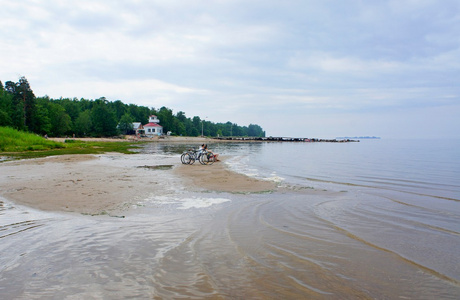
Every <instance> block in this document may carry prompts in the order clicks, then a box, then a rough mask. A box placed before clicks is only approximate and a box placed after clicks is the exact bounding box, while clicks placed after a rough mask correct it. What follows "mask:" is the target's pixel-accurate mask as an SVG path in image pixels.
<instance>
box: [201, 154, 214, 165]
mask: <svg viewBox="0 0 460 300" xmlns="http://www.w3.org/2000/svg"><path fill="white" fill-rule="evenodd" d="M214 161H215V157H214V155H213V154H212V153H209V152H208V153H203V154H202V155H201V156H200V163H201V164H203V165H212V164H213V163H214Z"/></svg>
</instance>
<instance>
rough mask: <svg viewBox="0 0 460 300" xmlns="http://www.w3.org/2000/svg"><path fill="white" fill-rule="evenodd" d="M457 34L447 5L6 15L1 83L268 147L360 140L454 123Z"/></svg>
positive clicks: (354, 1) (115, 5) (27, 6)
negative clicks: (142, 108) (319, 137)
mask: <svg viewBox="0 0 460 300" xmlns="http://www.w3.org/2000/svg"><path fill="white" fill-rule="evenodd" d="M459 23H460V3H459V2H458V1H456V0H445V1H443V2H442V4H441V3H439V1H429V0H423V1H396V0H388V1H383V0H382V1H372V2H363V1H358V0H346V1H339V2H337V1H320V2H319V1H300V0H290V1H272V0H268V1H250V2H248V1H237V0H220V1H211V2H210V1H199V0H197V1H147V0H136V1H108V0H92V1H89V0H83V1H79V2H77V3H73V4H72V3H68V2H63V1H58V0H50V1H33V0H24V1H20V2H14V1H13V2H12V1H10V2H5V3H3V4H2V9H1V10H0V34H1V36H2V40H1V41H0V56H1V57H2V60H1V61H0V80H2V81H3V82H4V81H8V80H17V78H18V77H19V76H26V77H27V79H28V80H29V82H30V83H31V85H32V88H33V89H34V92H35V94H36V95H38V96H42V95H45V94H48V95H50V96H52V97H60V96H63V97H77V98H81V97H85V98H98V97H101V96H105V97H107V98H108V99H109V100H116V99H120V100H122V101H123V102H125V103H136V104H139V105H146V106H149V107H150V106H153V107H157V108H158V107H161V106H168V107H170V108H172V109H173V110H175V111H176V112H177V111H179V110H182V111H185V112H186V114H187V115H188V116H193V115H198V116H204V115H207V116H209V119H210V120H213V121H216V122H220V121H222V122H226V121H228V120H230V121H234V122H238V123H241V125H247V124H249V123H258V124H259V125H261V126H262V127H263V128H266V129H267V133H268V134H271V133H270V131H272V132H276V134H277V135H282V134H283V133H282V130H285V131H287V132H294V128H302V127H310V126H313V124H312V123H311V122H316V123H317V124H321V126H318V127H320V128H321V131H318V134H320V133H323V134H330V133H331V132H334V131H343V130H345V128H348V129H349V130H355V129H353V128H356V131H359V128H361V129H362V130H363V131H364V130H367V128H369V127H370V126H367V125H365V123H366V122H368V121H369V120H370V119H372V118H375V119H379V120H383V119H380V118H381V116H382V115H384V114H386V118H387V119H388V120H390V119H392V114H393V115H394V116H395V117H394V118H395V119H398V120H401V118H402V117H401V115H403V114H404V113H405V114H407V115H408V116H409V115H411V114H415V111H417V112H420V111H424V112H426V111H428V110H432V111H433V112H434V113H435V114H443V113H446V110H445V109H444V108H445V107H450V108H451V109H452V110H453V111H456V110H458V106H455V104H456V103H458V102H459V101H460V87H459V86H458V78H459V71H460V65H459V64H460V62H459V60H458V57H459V56H460V39H459V38H458V37H459V36H460V26H459ZM370 116H372V117H370ZM396 116H398V117H396ZM432 117H433V118H435V119H442V116H441V115H436V116H432ZM414 118H415V117H414ZM350 119H352V120H356V121H350ZM273 120H276V122H275V121H273ZM312 120H314V121H312ZM359 120H362V121H359ZM448 120H450V121H452V122H454V120H453V119H452V118H448ZM398 122H399V121H398ZM281 123H282V124H285V125H283V126H280V125H279V124H281ZM415 123H417V122H415ZM274 124H278V125H274ZM328 124H329V125H328ZM347 124H348V125H350V124H354V125H353V126H354V127H351V125H350V126H348V125H347ZM375 124H378V126H381V127H382V131H384V130H385V128H387V129H388V131H390V130H394V128H392V127H391V126H386V125H385V124H384V121H379V122H375ZM417 124H420V126H421V127H420V129H419V131H420V135H422V134H423V133H424V132H426V131H427V130H426V128H423V123H417ZM440 124H444V125H443V126H447V125H446V124H445V122H440ZM307 125H308V126H307ZM457 125H460V124H458V122H457ZM378 126H377V125H376V126H375V128H374V130H375V131H379V127H378ZM439 131H442V130H441V129H439ZM408 132H409V131H408ZM410 132H411V133H410V134H411V135H413V131H410ZM299 134H300V133H299ZM354 134H356V135H361V134H360V133H359V132H355V133H354ZM338 135H339V134H338ZM340 135H351V133H350V134H347V133H345V132H343V133H341V134H340ZM369 135H373V134H372V133H369Z"/></svg>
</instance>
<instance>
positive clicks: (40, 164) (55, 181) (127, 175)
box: [0, 153, 276, 215]
mask: <svg viewBox="0 0 460 300" xmlns="http://www.w3.org/2000/svg"><path fill="white" fill-rule="evenodd" d="M123 156H124V154H118V153H106V154H102V155H92V154H88V155H85V154H76V155H58V156H48V157H44V158H34V159H27V160H19V161H8V162H3V163H1V164H0V196H1V197H4V198H5V199H8V200H10V201H12V202H14V203H17V204H20V205H25V206H29V207H32V208H35V209H40V210H44V211H58V212H73V213H81V214H89V215H97V214H110V215H111V214H117V213H119V212H120V211H125V210H127V209H129V208H130V207H131V206H132V205H135V204H136V203H138V202H142V201H143V200H145V199H147V198H148V197H150V196H151V195H158V194H161V193H164V194H167V189H168V188H171V187H170V186H168V184H171V183H168V182H167V181H168V178H169V181H174V184H180V185H182V186H183V187H184V188H185V189H186V190H196V189H198V190H201V191H207V190H208V191H215V192H229V193H263V192H269V191H273V190H275V189H276V184H275V183H274V182H269V181H263V180H258V179H255V178H251V177H248V176H245V175H243V174H239V173H236V172H232V171H230V170H229V169H228V168H227V167H226V166H225V163H223V162H216V163H214V164H213V165H211V166H207V165H199V164H195V165H182V164H181V163H180V161H179V159H178V158H177V160H176V158H174V160H173V159H171V161H173V163H174V164H173V165H171V166H172V167H170V168H165V169H161V170H158V171H152V169H155V167H158V166H160V167H161V165H147V166H146V165H144V166H142V165H133V164H135V163H137V161H134V162H130V161H128V162H130V163H131V165H123ZM157 162H158V161H156V162H152V161H150V162H149V163H151V164H152V163H157ZM142 163H144V161H143V162H142ZM163 172H166V173H163ZM162 174H163V175H164V176H161V175H162Z"/></svg>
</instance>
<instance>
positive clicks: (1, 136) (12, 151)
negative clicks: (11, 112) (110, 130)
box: [0, 127, 135, 158]
mask: <svg viewBox="0 0 460 300" xmlns="http://www.w3.org/2000/svg"><path fill="white" fill-rule="evenodd" d="M133 148H135V146H133V145H132V143H126V142H124V143H120V142H85V141H79V140H66V141H65V142H64V143H61V142H56V141H51V140H48V139H45V138H43V137H40V136H38V135H36V134H31V133H27V132H22V131H18V130H15V129H12V128H9V127H0V155H1V156H8V157H13V158H34V157H43V156H50V155H62V154H98V153H104V152H120V153H127V154H128V153H132V152H131V151H130V149H133Z"/></svg>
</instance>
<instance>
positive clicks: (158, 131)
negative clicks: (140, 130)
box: [144, 115, 163, 137]
mask: <svg viewBox="0 0 460 300" xmlns="http://www.w3.org/2000/svg"><path fill="white" fill-rule="evenodd" d="M158 123H160V120H159V119H158V117H157V116H155V115H151V116H150V117H149V123H147V124H145V125H144V133H145V135H146V136H150V137H152V136H155V135H163V126H161V125H160V124H158Z"/></svg>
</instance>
